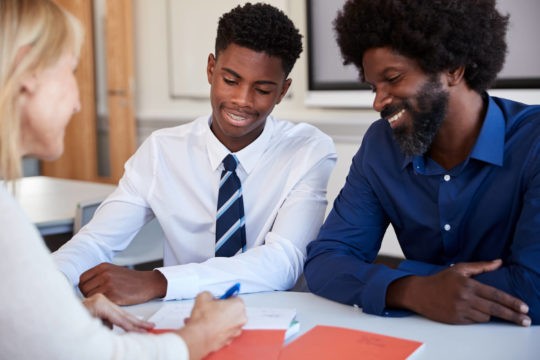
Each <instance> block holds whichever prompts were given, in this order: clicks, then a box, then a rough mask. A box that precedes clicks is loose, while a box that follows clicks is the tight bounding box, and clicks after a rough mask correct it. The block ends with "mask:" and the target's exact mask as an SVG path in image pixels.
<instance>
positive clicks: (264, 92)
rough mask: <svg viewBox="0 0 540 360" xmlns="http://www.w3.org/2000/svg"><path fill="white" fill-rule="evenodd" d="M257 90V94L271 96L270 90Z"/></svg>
mask: <svg viewBox="0 0 540 360" xmlns="http://www.w3.org/2000/svg"><path fill="white" fill-rule="evenodd" d="M256 90H257V92H258V93H259V94H261V95H268V94H270V91H268V90H263V89H256Z"/></svg>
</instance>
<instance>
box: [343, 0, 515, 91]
mask: <svg viewBox="0 0 540 360" xmlns="http://www.w3.org/2000/svg"><path fill="white" fill-rule="evenodd" d="M507 27H508V16H503V15H501V14H500V13H499V12H498V11H497V9H496V7H495V0H349V1H347V3H346V4H345V6H344V7H343V9H342V10H341V11H340V12H339V13H338V16H337V18H336V19H335V21H334V28H335V30H336V33H337V42H338V45H339V47H340V49H341V54H342V56H343V60H344V63H345V64H350V63H352V64H354V65H355V66H356V67H357V68H358V70H359V71H360V76H361V77H363V68H362V58H363V56H364V53H365V52H366V50H368V49H370V48H376V47H390V48H391V49H393V50H395V51H397V52H398V53H400V54H401V55H404V56H406V57H409V58H412V59H415V60H416V61H417V62H418V64H419V65H420V67H421V68H422V69H423V70H424V71H425V72H427V73H430V74H434V73H437V72H440V71H444V70H451V69H455V68H457V67H459V66H464V67H465V75H464V76H465V81H466V82H467V84H468V85H469V87H470V88H471V89H473V90H475V91H477V92H482V91H484V90H486V89H487V88H488V87H489V86H490V85H491V84H492V83H493V81H494V80H495V78H496V77H497V74H498V73H499V72H500V71H501V69H502V67H503V65H504V60H505V57H506V49H507V48H506V39H505V36H506V29H507Z"/></svg>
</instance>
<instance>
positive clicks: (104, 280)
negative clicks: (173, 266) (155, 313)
mask: <svg viewBox="0 0 540 360" xmlns="http://www.w3.org/2000/svg"><path fill="white" fill-rule="evenodd" d="M79 289H80V290H81V292H82V293H83V295H84V296H86V297H90V296H92V295H94V294H104V295H105V296H107V297H108V298H109V299H110V300H111V301H112V302H114V303H116V304H118V305H132V304H139V303H143V302H146V301H148V300H151V299H154V298H157V297H163V296H165V294H166V292H167V280H166V279H165V277H164V276H163V275H162V274H161V273H160V272H159V271H136V270H130V269H126V268H124V267H121V266H116V265H112V264H109V263H102V264H99V265H98V266H96V267H93V268H92V269H90V270H88V271H86V272H84V273H83V274H82V275H81V278H80V281H79Z"/></svg>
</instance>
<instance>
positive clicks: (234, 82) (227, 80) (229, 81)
mask: <svg viewBox="0 0 540 360" xmlns="http://www.w3.org/2000/svg"><path fill="white" fill-rule="evenodd" d="M223 81H225V84H228V85H234V84H236V81H234V80H231V79H227V78H223Z"/></svg>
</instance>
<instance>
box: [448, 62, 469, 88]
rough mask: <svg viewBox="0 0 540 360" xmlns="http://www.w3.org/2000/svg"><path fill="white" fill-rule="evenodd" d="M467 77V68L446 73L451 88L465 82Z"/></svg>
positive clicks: (461, 67) (457, 68)
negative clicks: (464, 79)
mask: <svg viewBox="0 0 540 360" xmlns="http://www.w3.org/2000/svg"><path fill="white" fill-rule="evenodd" d="M464 75H465V66H458V67H456V68H454V69H450V70H448V71H447V72H446V78H447V79H448V85H449V86H455V85H457V84H459V83H460V82H461V81H462V80H463V76H464Z"/></svg>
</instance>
